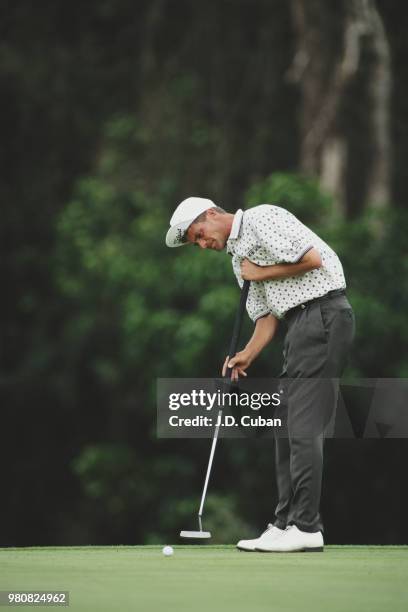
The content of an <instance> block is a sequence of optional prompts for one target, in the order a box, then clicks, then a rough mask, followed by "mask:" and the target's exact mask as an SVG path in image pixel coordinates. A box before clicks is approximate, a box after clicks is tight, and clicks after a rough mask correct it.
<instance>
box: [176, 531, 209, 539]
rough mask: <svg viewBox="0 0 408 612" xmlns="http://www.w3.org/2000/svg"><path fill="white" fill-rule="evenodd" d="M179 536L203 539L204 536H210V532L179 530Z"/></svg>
mask: <svg viewBox="0 0 408 612" xmlns="http://www.w3.org/2000/svg"><path fill="white" fill-rule="evenodd" d="M180 538H193V539H197V540H204V539H206V538H211V533H210V532H209V531H180Z"/></svg>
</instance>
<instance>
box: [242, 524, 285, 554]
mask: <svg viewBox="0 0 408 612" xmlns="http://www.w3.org/2000/svg"><path fill="white" fill-rule="evenodd" d="M283 533H285V531H284V530H283V529H279V528H278V527H275V525H272V524H271V523H269V525H268V527H267V529H266V530H265V531H264V532H263V534H262V535H260V536H259V538H255V539H254V540H240V541H239V542H238V544H237V548H239V550H246V551H248V552H249V551H251V552H254V551H255V550H257V546H259V545H264V546H270V545H272V543H273V541H274V540H275V539H276V538H279V537H280V536H281V535H282V534H283Z"/></svg>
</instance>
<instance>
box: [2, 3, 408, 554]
mask: <svg viewBox="0 0 408 612" xmlns="http://www.w3.org/2000/svg"><path fill="white" fill-rule="evenodd" d="M0 11H1V19H0V28H1V38H0V41H1V42H0V83H1V91H2V96H1V102H0V104H1V107H2V112H1V114H0V123H1V144H0V148H1V168H2V172H1V179H0V181H1V184H0V189H1V191H0V194H1V204H2V223H1V226H2V241H1V242H2V247H3V255H2V270H3V272H2V287H3V290H2V299H1V304H2V313H3V314H2V327H3V330H2V371H1V389H2V397H3V402H2V443H1V454H2V457H1V481H2V482H1V490H2V502H1V506H0V507H1V520H0V544H1V545H3V546H10V545H15V546H18V545H54V544H55V545H63V544H64V545H70V544H72V545H73V544H132V543H140V544H141V543H157V542H160V543H164V542H176V541H177V534H178V531H179V530H180V528H184V529H189V528H195V520H194V515H195V512H196V510H197V505H198V502H199V496H200V493H201V486H202V480H203V476H204V471H205V467H206V462H207V458H208V452H209V445H210V442H209V440H159V439H157V437H156V404H155V399H156V379H157V378H158V377H200V376H202V377H211V376H216V375H218V374H219V369H220V364H221V363H222V361H223V359H224V357H225V354H226V350H227V345H228V340H229V336H230V332H231V326H232V322H233V315H234V311H235V307H236V304H237V300H238V298H239V290H238V287H237V286H236V283H235V280H234V278H233V275H232V272H231V269H230V266H231V263H230V258H229V257H228V256H227V255H226V254H221V255H220V254H217V253H209V252H207V253H205V254H204V253H202V252H200V251H199V250H195V249H194V253H193V252H192V251H190V249H188V248H186V249H180V250H177V252H175V251H174V250H172V249H167V248H166V247H165V245H164V236H165V232H166V229H167V227H168V223H169V218H170V215H171V213H172V211H173V209H174V207H175V206H176V205H177V203H178V202H179V201H180V200H182V199H184V198H185V197H187V196H189V195H200V196H203V197H210V198H211V199H213V200H214V201H215V202H216V203H217V204H219V205H220V206H222V207H224V208H225V209H227V210H228V211H229V212H234V211H235V210H236V209H237V208H245V207H246V208H248V207H250V206H252V205H256V204H260V203H265V202H268V203H277V204H280V205H282V206H285V207H287V208H288V209H289V210H291V211H292V212H293V213H294V214H296V215H297V216H298V217H299V218H300V219H301V220H302V221H303V222H305V223H306V224H308V225H309V226H310V227H312V228H313V229H314V230H315V231H317V232H318V233H319V234H320V235H321V236H322V237H323V238H324V239H325V240H327V241H328V242H329V244H330V245H331V246H332V247H333V248H334V249H335V250H336V251H337V252H338V254H339V256H340V258H341V260H342V262H343V265H344V268H345V272H346V277H347V280H348V295H349V299H350V301H351V303H352V305H353V307H354V309H355V312H356V317H357V337H356V342H355V347H354V351H353V355H352V358H351V361H350V364H349V367H348V370H347V373H346V375H347V376H348V377H349V378H351V379H352V378H353V377H354V378H355V377H396V378H403V377H408V357H407V351H406V346H407V341H408V319H407V317H406V312H407V308H408V276H407V272H408V258H407V240H406V230H407V216H408V215H407V211H406V201H407V195H408V183H407V180H406V168H405V166H406V159H407V154H408V105H407V104H406V95H407V93H408V81H407V74H408V62H407V50H408V43H407V38H406V32H407V27H408V13H407V9H406V6H405V4H404V3H403V2H402V1H401V0H339V1H338V2H327V1H326V0H234V1H232V0H217V1H216V2H213V1H211V0H206V1H204V0H195V1H193V0H189V1H187V0H178V1H177V2H176V1H175V0H150V1H149V2H147V1H144V0H138V1H137V2H135V1H134V0H98V1H94V0H90V1H88V2H85V3H84V2H81V3H80V2H63V1H61V0H54V1H53V2H50V1H43V2H41V3H38V2H33V1H32V0H19V1H18V2H11V1H7V0H3V2H2V3H1V7H0ZM251 330H252V324H251V323H250V321H249V320H248V321H247V322H246V327H245V331H244V335H243V337H244V338H245V337H248V336H249V334H250V333H251ZM282 332H283V330H282ZM282 332H281V334H280V336H279V338H278V339H277V341H276V342H275V343H274V345H273V346H271V347H270V348H269V350H267V351H266V352H265V354H264V355H262V356H261V358H260V359H259V360H258V362H257V363H256V364H254V366H253V367H252V369H251V375H252V376H276V375H277V374H278V372H279V370H280V363H281V349H282V346H281V340H282ZM273 454H274V449H273V443H272V441H271V440H261V439H252V438H251V439H244V440H222V441H221V442H220V443H219V447H218V449H217V454H216V458H215V465H214V472H213V478H212V482H211V486H210V496H209V498H208V505H207V515H206V516H207V520H206V522H205V528H206V529H211V530H212V531H213V532H214V535H215V538H214V541H218V542H225V543H230V542H231V543H232V542H235V540H237V539H239V538H242V537H250V536H251V535H252V534H255V533H258V532H259V531H260V530H261V529H262V528H263V527H264V525H265V524H266V523H267V522H269V521H270V520H271V519H272V517H273V509H274V506H275V503H276V493H275V484H274V459H273ZM407 457H408V442H407V441H406V440H354V439H353V440H329V441H328V442H327V445H326V463H325V475H324V490H323V499H322V513H323V519H324V522H325V525H326V530H327V532H326V540H327V542H328V543H339V544H342V543H355V544H358V543H365V544H366V543H373V544H375V543H377V544H381V543H387V544H397V543H405V544H406V543H408V528H407V521H406V517H407V515H408V503H407V495H406V474H405V465H406V462H407Z"/></svg>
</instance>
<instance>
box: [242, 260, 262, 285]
mask: <svg viewBox="0 0 408 612" xmlns="http://www.w3.org/2000/svg"><path fill="white" fill-rule="evenodd" d="M241 276H242V278H243V279H244V280H249V281H261V280H263V279H264V270H263V267H262V266H257V265H256V264H254V263H252V262H251V261H248V259H244V260H243V261H242V263H241Z"/></svg>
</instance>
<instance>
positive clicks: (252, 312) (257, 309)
mask: <svg viewBox="0 0 408 612" xmlns="http://www.w3.org/2000/svg"><path fill="white" fill-rule="evenodd" d="M233 267H234V274H235V276H236V279H237V281H238V285H239V286H240V287H241V289H242V285H243V284H244V281H243V279H242V276H241V271H240V268H239V265H238V264H236V265H235V266H233ZM246 310H247V313H248V316H249V318H250V319H251V321H253V322H254V323H255V322H256V321H257V320H258V319H260V318H261V317H264V316H265V315H267V314H269V312H270V310H269V308H268V304H267V301H266V294H265V287H264V284H263V283H261V282H256V281H251V284H250V285H249V291H248V298H247V302H246Z"/></svg>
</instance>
